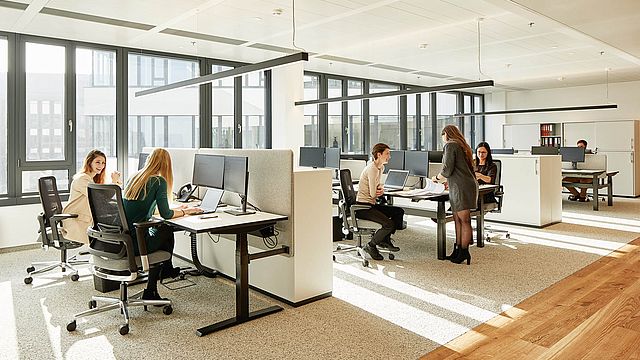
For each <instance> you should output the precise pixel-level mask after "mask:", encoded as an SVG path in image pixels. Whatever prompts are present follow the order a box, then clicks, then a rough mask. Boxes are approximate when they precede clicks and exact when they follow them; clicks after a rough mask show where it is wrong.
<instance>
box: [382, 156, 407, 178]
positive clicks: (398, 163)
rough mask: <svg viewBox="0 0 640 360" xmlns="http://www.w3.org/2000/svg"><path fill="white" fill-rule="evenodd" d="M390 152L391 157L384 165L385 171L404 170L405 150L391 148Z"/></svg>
mask: <svg viewBox="0 0 640 360" xmlns="http://www.w3.org/2000/svg"><path fill="white" fill-rule="evenodd" d="M390 154H391V158H390V159H389V162H388V163H387V164H386V165H385V166H384V173H385V174H386V173H388V172H389V170H404V150H391V151H390Z"/></svg>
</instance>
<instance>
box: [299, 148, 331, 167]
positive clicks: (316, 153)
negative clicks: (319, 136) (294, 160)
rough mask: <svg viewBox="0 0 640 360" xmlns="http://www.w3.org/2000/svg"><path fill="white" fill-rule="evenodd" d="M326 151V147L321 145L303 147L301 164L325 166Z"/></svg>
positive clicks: (301, 149)
mask: <svg viewBox="0 0 640 360" xmlns="http://www.w3.org/2000/svg"><path fill="white" fill-rule="evenodd" d="M324 152H325V148H321V147H301V148H300V166H310V167H314V168H322V167H324Z"/></svg>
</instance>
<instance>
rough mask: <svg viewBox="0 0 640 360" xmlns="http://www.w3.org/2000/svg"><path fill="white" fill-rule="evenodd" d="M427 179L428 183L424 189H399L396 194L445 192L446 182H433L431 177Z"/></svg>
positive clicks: (417, 194) (411, 194) (418, 194)
mask: <svg viewBox="0 0 640 360" xmlns="http://www.w3.org/2000/svg"><path fill="white" fill-rule="evenodd" d="M425 181H426V184H425V186H424V188H422V189H413V190H406V191H399V192H397V193H396V194H398V195H402V196H423V195H433V194H442V193H443V192H444V184H440V183H437V182H433V181H432V180H431V179H425Z"/></svg>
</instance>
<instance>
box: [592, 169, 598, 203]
mask: <svg viewBox="0 0 640 360" xmlns="http://www.w3.org/2000/svg"><path fill="white" fill-rule="evenodd" d="M598 185H599V184H598V177H597V176H595V175H594V176H593V211H598V203H599V198H598Z"/></svg>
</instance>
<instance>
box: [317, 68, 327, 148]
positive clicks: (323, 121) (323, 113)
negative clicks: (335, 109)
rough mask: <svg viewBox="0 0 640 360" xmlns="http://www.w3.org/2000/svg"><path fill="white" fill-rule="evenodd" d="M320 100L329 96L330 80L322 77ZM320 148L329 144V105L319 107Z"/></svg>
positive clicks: (320, 81) (320, 80)
mask: <svg viewBox="0 0 640 360" xmlns="http://www.w3.org/2000/svg"><path fill="white" fill-rule="evenodd" d="M319 85H320V89H319V90H320V93H319V94H320V95H319V96H320V98H321V99H326V98H327V97H328V96H329V79H328V78H327V77H326V76H324V75H321V76H320V79H319ZM318 117H319V118H318V146H320V147H324V146H327V145H328V143H329V139H328V137H329V105H328V104H320V105H318Z"/></svg>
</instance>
